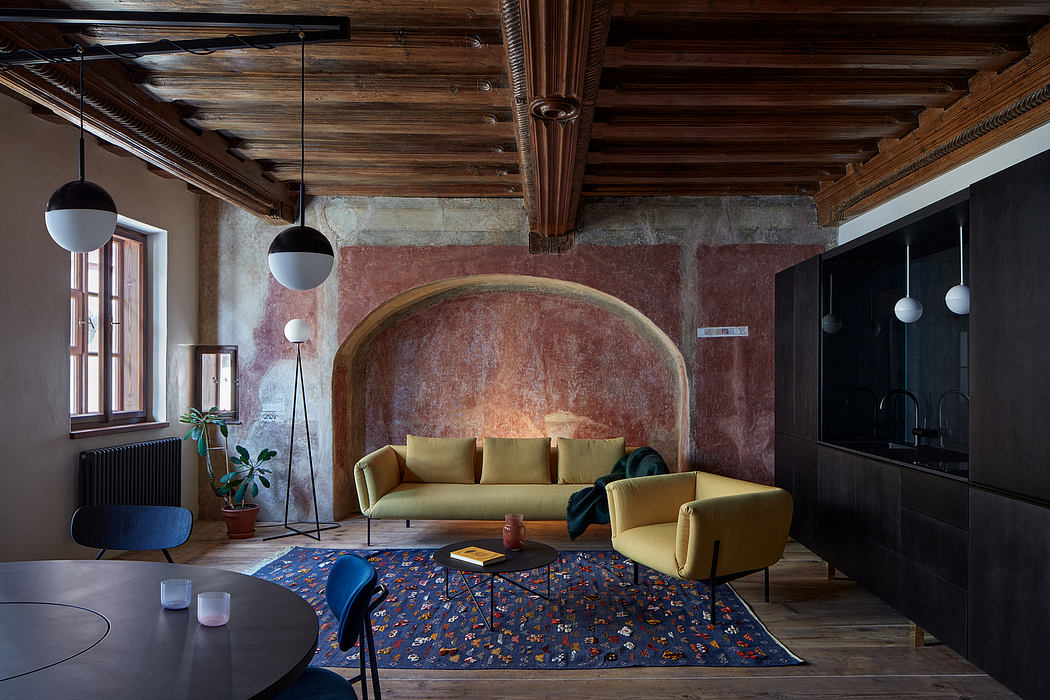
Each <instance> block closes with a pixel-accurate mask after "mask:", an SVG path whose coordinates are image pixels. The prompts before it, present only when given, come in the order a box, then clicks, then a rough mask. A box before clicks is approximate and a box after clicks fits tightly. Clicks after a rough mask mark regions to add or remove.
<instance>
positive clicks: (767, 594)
mask: <svg viewBox="0 0 1050 700" xmlns="http://www.w3.org/2000/svg"><path fill="white" fill-rule="evenodd" d="M766 602H767V603H768V602H769V567H768V566H767V567H766Z"/></svg>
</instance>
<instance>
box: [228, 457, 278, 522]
mask: <svg viewBox="0 0 1050 700" xmlns="http://www.w3.org/2000/svg"><path fill="white" fill-rule="evenodd" d="M234 449H235V450H236V452H237V454H236V455H234V456H232V457H230V462H232V463H233V464H234V465H235V468H234V470H233V471H231V472H228V473H226V474H224V475H223V476H222V477H221V478H220V479H219V489H218V491H217V493H218V495H219V496H222V497H223V498H224V499H226V500H227V503H229V505H227V506H226V507H224V508H223V509H222V517H223V518H224V519H225V520H226V534H227V536H229V537H230V539H234V540H239V539H244V538H247V537H251V536H252V535H254V534H255V519H256V518H257V517H258V515H259V506H258V505H257V504H253V503H245V502H244V499H245V498H247V496H248V495H249V494H251V495H252V496H257V495H259V484H262V485H263V486H264V487H265V488H270V480H269V479H268V478H267V477H266V475H267V474H269V473H270V471H271V470H269V469H267V468H266V467H264V466H262V464H263V462H267V461H269V460H270V459H271V458H273V457H275V456H277V452H275V451H274V450H271V449H268V448H266V449H263V451H262V452H260V453H259V456H258V457H256V458H255V460H254V461H253V460H252V457H251V455H250V454H249V453H248V450H247V449H245V448H244V447H243V446H242V445H237V447H235V448H234Z"/></svg>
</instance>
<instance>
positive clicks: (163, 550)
mask: <svg viewBox="0 0 1050 700" xmlns="http://www.w3.org/2000/svg"><path fill="white" fill-rule="evenodd" d="M160 551H162V552H164V558H165V559H167V560H168V563H169V564H174V563H175V562H173V561H172V560H171V555H170V554H168V550H166V549H162V550H160Z"/></svg>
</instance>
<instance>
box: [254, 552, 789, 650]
mask: <svg viewBox="0 0 1050 700" xmlns="http://www.w3.org/2000/svg"><path fill="white" fill-rule="evenodd" d="M346 551H352V552H353V553H354V554H358V555H360V556H363V557H365V558H366V559H368V560H369V561H370V562H371V563H372V565H373V566H374V567H375V568H376V570H377V571H378V572H379V581H380V583H383V584H385V585H386V586H387V588H389V589H390V596H389V597H388V598H387V600H386V601H385V603H384V604H383V605H382V607H380V608H379V609H378V610H376V611H375V613H374V614H373V617H372V620H373V628H374V630H375V640H376V649H377V652H378V656H377V658H378V664H379V667H380V668H403V669H464V668H478V669H483V668H504V669H508V668H509V669H547V668H550V669H582V668H617V667H625V666H785V665H792V664H798V663H802V661H801V659H799V658H798V657H796V656H795V655H793V654H792V653H791V652H789V651H788V650H787V649H786V648H785V647H784V646H783V645H782V644H780V642H779V641H778V640H777V639H776V638H774V637H773V636H772V635H771V634H769V632H768V631H766V629H765V627H764V626H763V625H762V623H761V622H759V621H758V619H757V618H756V617H755V616H754V614H753V613H752V612H751V611H750V610H749V609H748V607H747V606H746V605H745V604H744V602H743V601H742V600H741V599H740V598H739V596H737V594H736V592H735V591H733V590H732V588H731V587H730V586H728V585H723V586H719V587H718V597H717V599H716V612H717V617H718V624H716V625H712V624H710V619H709V618H710V602H709V601H710V599H709V597H708V595H709V594H708V590H707V587H706V586H704V585H703V584H694V583H691V582H688V581H679V580H677V579H672V578H670V577H668V576H664V575H663V574H660V573H657V572H655V571H651V570H649V569H647V568H644V567H639V583H638V585H637V586H636V585H634V584H633V582H632V567H631V564H630V563H629V562H627V561H625V560H624V559H623V557H621V556H620V555H619V554H617V553H616V552H561V553H559V556H558V559H557V560H556V561H555V562H554V563H553V564H552V565H551V577H552V580H551V593H552V595H551V601H549V602H548V601H546V600H544V599H543V598H540V597H538V596H534V595H531V594H529V593H528V592H526V591H524V590H522V589H520V588H517V587H516V586H512V585H510V584H507V583H504V582H501V581H499V580H498V579H497V581H496V585H495V591H496V614H495V620H494V626H495V627H496V631H494V632H490V631H489V630H488V628H487V627H486V625H485V620H484V618H483V617H482V616H481V615H479V614H478V611H477V610H476V609H475V607H474V605H473V604H472V603H471V601H470V597H469V596H467V595H463V596H460V597H458V598H455V599H453V600H451V601H449V600H446V599H445V597H444V593H445V578H444V569H443V568H442V567H440V566H437V565H435V564H434V563H433V561H432V560H431V556H432V555H433V551H432V550H419V549H416V550H405V549H401V550H363V551H358V550H338V549H312V548H306V547H293V548H291V549H290V550H288V551H287V552H284V553H282V554H281V555H280V556H278V557H277V558H276V559H274V560H273V561H270V562H268V563H266V564H264V565H263V566H262V567H261V568H259V569H258V571H256V572H255V575H256V576H258V577H260V578H264V579H266V580H268V581H273V582H275V583H279V584H281V585H283V586H286V587H288V588H290V589H291V590H293V591H295V592H296V593H298V594H299V595H301V596H302V597H303V598H305V599H306V600H307V601H309V602H310V604H311V605H313V607H314V609H315V610H316V611H317V614H318V617H319V618H320V638H319V641H318V647H319V649H318V653H317V655H316V656H315V657H314V659H313V661H312V662H311V663H312V665H314V666H333V667H356V666H357V665H358V659H357V648H356V647H355V648H354V649H351V650H350V652H349V653H345V652H341V651H340V650H339V647H338V645H337V644H336V641H335V636H336V631H337V629H338V624H337V621H336V620H335V619H334V618H333V616H332V614H331V612H330V611H329V610H328V606H327V604H326V603H325V601H324V584H325V580H326V578H327V576H328V568H329V567H330V566H331V564H332V562H333V561H334V560H335V559H336V557H339V556H341V555H342V554H343V553H344V552H346ZM510 576H511V577H515V579H516V580H518V581H520V582H521V583H523V584H524V585H526V586H529V587H530V588H533V589H536V590H542V591H546V585H547V578H546V569H539V570H537V571H532V572H522V573H521V574H516V575H515V574H510ZM479 583H480V582H479ZM461 586H462V584H461V583H460V581H459V574H457V573H453V575H452V579H451V590H452V591H453V592H455V591H456V590H459V589H460V588H461ZM476 591H477V593H479V594H481V598H480V599H479V601H480V602H481V603H482V606H483V607H485V608H486V614H487V613H488V610H487V605H488V582H487V579H486V580H485V581H484V585H483V586H477V587H476Z"/></svg>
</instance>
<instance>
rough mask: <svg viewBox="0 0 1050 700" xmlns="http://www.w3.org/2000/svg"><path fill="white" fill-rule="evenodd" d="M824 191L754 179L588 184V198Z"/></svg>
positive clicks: (809, 184)
mask: <svg viewBox="0 0 1050 700" xmlns="http://www.w3.org/2000/svg"><path fill="white" fill-rule="evenodd" d="M819 190H820V183H819V182H816V181H812V182H755V181H753V180H742V181H733V180H723V181H722V182H720V183H689V184H675V183H660V184H646V183H627V184H624V185H619V184H594V185H592V184H590V183H587V182H584V184H583V196H585V197H641V196H644V197H731V196H741V195H743V193H747V194H748V195H763V194H770V195H772V194H782V195H796V196H812V195H814V194H816V193H817V192H818V191H819Z"/></svg>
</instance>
